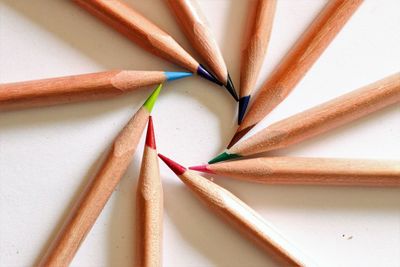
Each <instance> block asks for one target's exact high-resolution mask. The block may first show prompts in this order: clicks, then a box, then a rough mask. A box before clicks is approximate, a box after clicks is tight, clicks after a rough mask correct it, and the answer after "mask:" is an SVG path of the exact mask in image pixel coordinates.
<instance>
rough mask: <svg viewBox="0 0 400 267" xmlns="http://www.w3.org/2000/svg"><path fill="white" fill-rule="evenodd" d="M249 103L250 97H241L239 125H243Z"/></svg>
mask: <svg viewBox="0 0 400 267" xmlns="http://www.w3.org/2000/svg"><path fill="white" fill-rule="evenodd" d="M249 101H250V95H247V96H244V97H241V98H240V99H239V114H238V124H239V125H240V124H241V123H242V120H243V118H244V114H246V109H247V106H248V105H249Z"/></svg>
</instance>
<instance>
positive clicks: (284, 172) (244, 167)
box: [189, 157, 400, 186]
mask: <svg viewBox="0 0 400 267" xmlns="http://www.w3.org/2000/svg"><path fill="white" fill-rule="evenodd" d="M189 169H191V170H196V171H201V172H207V173H212V174H217V175H222V176H227V177H232V178H237V179H240V180H244V181H248V182H256V183H262V184H287V185H298V184H301V185H342V186H400V161H389V160H367V159H359V160H357V159H333V158H300V157H262V158H252V159H244V160H236V161H227V162H219V163H215V164H211V165H201V166H194V167H190V168H189Z"/></svg>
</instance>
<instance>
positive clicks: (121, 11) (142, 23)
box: [73, 0, 222, 85]
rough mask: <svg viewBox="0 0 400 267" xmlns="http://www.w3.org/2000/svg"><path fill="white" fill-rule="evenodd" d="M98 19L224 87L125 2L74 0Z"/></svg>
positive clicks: (157, 53) (172, 40)
mask: <svg viewBox="0 0 400 267" xmlns="http://www.w3.org/2000/svg"><path fill="white" fill-rule="evenodd" d="M73 1H74V2H75V3H77V4H78V5H79V6H81V7H83V8H84V9H85V10H87V11H88V12H89V13H91V14H92V15H94V16H95V17H97V18H99V19H101V20H102V21H103V22H105V23H107V24H108V25H110V26H111V27H113V28H114V29H116V30H117V31H119V32H120V33H122V34H123V35H125V36H126V37H127V38H128V39H130V40H131V41H133V42H134V43H136V44H138V45H139V46H141V47H142V48H144V49H145V50H147V51H148V52H150V53H153V54H154V55H157V56H159V57H162V58H164V59H166V60H168V61H170V62H172V63H174V64H177V65H179V66H181V67H183V68H185V69H187V70H189V71H190V72H193V73H197V74H198V75H200V76H201V77H203V78H205V79H207V80H209V81H211V82H214V83H216V84H218V85H222V83H221V82H220V81H218V80H217V79H216V78H215V77H214V75H212V74H211V73H209V72H208V71H207V70H206V69H205V68H204V66H202V65H201V64H199V63H198V62H197V61H196V60H195V59H194V58H193V57H192V56H191V55H189V53H188V52H186V51H185V50H184V49H183V48H182V47H181V46H180V45H179V44H178V43H177V42H176V41H175V40H174V38H172V36H171V35H169V34H168V33H166V32H165V31H163V30H162V29H160V28H159V27H158V26H157V25H155V24H154V23H153V22H152V21H150V20H148V19H147V18H145V17H144V16H143V15H142V14H140V13H139V12H138V11H136V10H135V9H134V8H133V7H131V6H129V5H128V4H126V3H125V2H123V1H122V0H73Z"/></svg>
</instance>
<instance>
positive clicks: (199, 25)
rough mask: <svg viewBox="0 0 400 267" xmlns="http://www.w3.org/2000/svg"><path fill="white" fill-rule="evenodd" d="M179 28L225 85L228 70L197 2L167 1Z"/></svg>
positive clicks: (193, 0)
mask: <svg viewBox="0 0 400 267" xmlns="http://www.w3.org/2000/svg"><path fill="white" fill-rule="evenodd" d="M166 2H167V4H168V6H169V8H170V9H171V11H172V13H173V14H174V17H175V19H176V20H177V22H178V24H179V26H180V27H181V29H182V30H183V32H184V33H185V35H186V37H187V38H188V40H189V41H190V43H191V44H192V46H193V47H194V48H195V49H196V51H197V52H198V53H199V55H200V56H201V57H202V59H203V60H204V61H205V62H206V64H207V66H208V67H210V68H211V70H212V71H213V72H214V74H215V75H216V76H217V78H218V80H220V81H221V82H223V83H224V84H225V85H226V84H227V81H228V70H227V67H226V64H225V61H224V58H223V57H222V53H221V51H220V49H219V46H218V43H217V41H216V40H215V38H214V36H213V34H212V31H211V29H210V27H209V25H208V22H207V20H206V18H205V16H204V15H203V12H202V11H201V9H200V7H199V6H198V3H197V2H196V0H166Z"/></svg>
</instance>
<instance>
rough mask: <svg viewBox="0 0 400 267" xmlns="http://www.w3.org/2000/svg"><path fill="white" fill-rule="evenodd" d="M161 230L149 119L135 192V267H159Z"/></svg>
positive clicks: (159, 186)
mask: <svg viewBox="0 0 400 267" xmlns="http://www.w3.org/2000/svg"><path fill="white" fill-rule="evenodd" d="M162 228H163V188H162V184H161V180H160V172H159V168H158V157H157V150H156V141H155V137H154V129H153V121H152V119H151V116H150V117H149V123H148V126H147V136H146V144H145V147H144V151H143V158H142V167H141V169H140V176H139V181H138V186H137V192H136V257H135V266H137V267H152V266H161V265H162Z"/></svg>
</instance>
